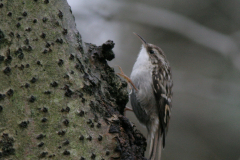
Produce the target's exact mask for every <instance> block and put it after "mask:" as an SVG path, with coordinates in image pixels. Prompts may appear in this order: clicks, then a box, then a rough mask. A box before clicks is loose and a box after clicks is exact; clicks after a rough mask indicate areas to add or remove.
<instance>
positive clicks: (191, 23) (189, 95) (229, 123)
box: [68, 0, 240, 160]
mask: <svg viewBox="0 0 240 160" xmlns="http://www.w3.org/2000/svg"><path fill="white" fill-rule="evenodd" d="M68 3H69V5H70V6H71V8H72V11H73V14H74V16H75V19H76V24H77V28H78V30H79V32H80V34H81V35H82V38H83V41H84V42H90V43H93V44H96V45H101V44H102V43H104V42H105V41H107V40H109V39H110V40H113V41H114V42H115V47H114V52H115V55H116V58H115V59H114V60H112V61H111V62H110V63H109V64H110V65H111V66H112V67H114V68H115V70H116V72H119V71H118V69H117V67H116V65H119V66H121V67H122V69H123V71H124V72H125V74H126V75H128V76H130V73H131V70H132V67H133V64H134V62H135V60H136V58H137V54H138V52H139V50H140V46H141V42H140V41H139V39H138V38H137V37H136V36H135V35H133V33H132V32H136V33H138V34H140V35H141V36H142V37H143V38H145V40H146V41H147V42H149V43H152V44H155V45H157V46H160V47H161V48H162V49H163V50H164V51H165V54H166V56H167V58H168V60H169V62H170V64H171V67H172V72H173V80H174V88H173V91H174V96H173V108H172V115H171V121H170V127H169V131H168V135H167V140H166V148H165V149H164V151H163V155H162V159H163V160H240V47H239V46H240V45H239V44H240V9H239V8H240V1H239V0H228V1H226V0H181V1H178V0H161V1H156V0H155V1H154V0H148V1H146V0H121V1H116V0H115V1H113V0H97V1H96V0H87V1H86V0H68ZM128 106H129V107H130V104H128ZM127 117H128V118H129V119H131V120H132V121H133V122H134V123H135V124H136V126H137V128H138V129H140V130H141V131H142V133H144V134H145V135H146V129H145V128H144V127H142V126H141V125H139V123H138V121H137V120H136V118H135V117H134V114H133V113H131V112H127Z"/></svg>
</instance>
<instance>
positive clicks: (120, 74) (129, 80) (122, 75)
mask: <svg viewBox="0 0 240 160" xmlns="http://www.w3.org/2000/svg"><path fill="white" fill-rule="evenodd" d="M118 68H119V70H120V72H121V73H117V74H118V75H119V76H121V77H123V78H124V79H126V80H127V82H128V83H130V84H131V85H132V86H133V88H134V89H135V90H136V91H138V89H137V87H136V86H135V85H134V84H133V82H132V80H131V79H130V78H129V77H128V76H126V75H125V74H124V73H123V70H122V68H121V67H120V66H118ZM129 87H130V89H131V86H130V85H129Z"/></svg>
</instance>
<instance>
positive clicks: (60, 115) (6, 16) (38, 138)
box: [0, 0, 146, 160]
mask: <svg viewBox="0 0 240 160" xmlns="http://www.w3.org/2000/svg"><path fill="white" fill-rule="evenodd" d="M89 34H91V33H89ZM113 47H114V42H112V41H107V42H106V43H104V44H103V45H102V46H95V45H92V44H84V43H82V40H81V36H80V34H79V33H78V31H77V30H76V25H75V22H74V17H73V16H72V13H71V9H70V7H69V6H68V4H67V2H66V0H21V1H20V0H0V159H19V160H21V159H31V160H33V159H39V158H42V159H49V158H53V159H73V160H75V159H144V158H143V154H144V150H145V148H146V142H145V138H144V137H143V136H142V134H141V133H139V132H138V131H137V130H135V129H134V128H133V127H132V125H131V124H130V122H129V121H128V119H127V118H126V117H124V116H122V112H123V109H124V107H125V105H126V103H127V101H128V93H127V88H126V87H127V83H126V82H124V81H122V80H121V79H120V78H119V77H118V76H117V75H116V74H115V73H114V70H113V68H111V67H109V66H108V64H107V61H106V60H111V59H113V58H114V53H113V52H112V48H113Z"/></svg>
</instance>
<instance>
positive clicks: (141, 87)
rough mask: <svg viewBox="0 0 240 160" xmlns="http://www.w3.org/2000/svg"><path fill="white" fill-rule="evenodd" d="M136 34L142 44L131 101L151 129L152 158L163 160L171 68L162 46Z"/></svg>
mask: <svg viewBox="0 0 240 160" xmlns="http://www.w3.org/2000/svg"><path fill="white" fill-rule="evenodd" d="M134 34H135V35H136V36H137V37H138V38H139V39H140V40H141V41H142V48H141V50H140V52H139V55H138V57H137V60H136V62H135V64H134V66H133V69H132V73H131V76H130V80H129V81H131V82H130V83H131V84H132V85H133V88H134V89H132V93H131V95H130V99H131V105H132V109H133V112H134V113H135V115H136V117H137V119H138V120H139V121H140V123H142V124H143V125H145V126H146V128H147V130H148V142H149V145H150V150H149V159H150V160H160V158H161V150H162V148H164V146H165V138H166V134H167V131H168V125H169V120H170V113H171V107H172V86H173V81H172V75H171V68H170V66H169V62H168V61H167V59H166V56H165V55H164V53H163V51H162V49H161V48H159V47H158V46H156V45H153V44H150V43H147V42H146V41H145V40H144V39H143V38H142V37H141V36H140V35H138V34H136V33H134Z"/></svg>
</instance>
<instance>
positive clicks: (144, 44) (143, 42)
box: [133, 32, 147, 48]
mask: <svg viewBox="0 0 240 160" xmlns="http://www.w3.org/2000/svg"><path fill="white" fill-rule="evenodd" d="M133 34H135V35H136V36H137V37H138V38H139V39H140V40H141V41H142V44H143V46H144V47H145V48H146V46H147V42H146V41H145V40H144V39H143V38H142V37H141V36H140V35H138V34H137V33H135V32H133Z"/></svg>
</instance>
